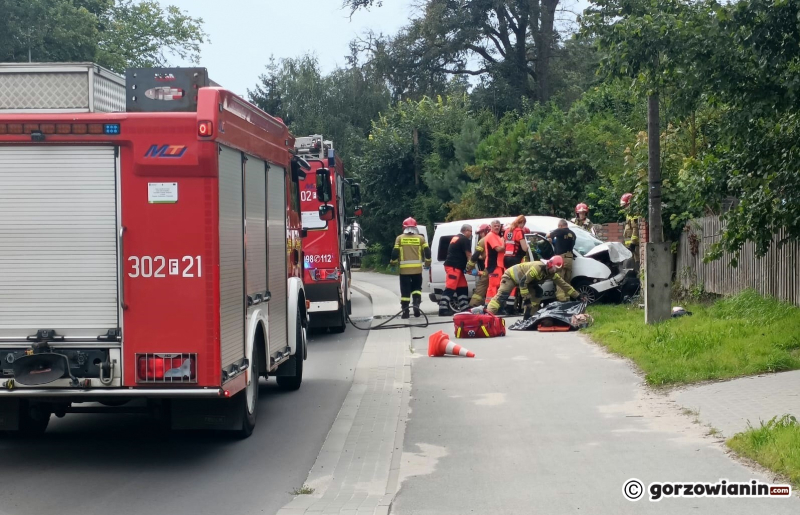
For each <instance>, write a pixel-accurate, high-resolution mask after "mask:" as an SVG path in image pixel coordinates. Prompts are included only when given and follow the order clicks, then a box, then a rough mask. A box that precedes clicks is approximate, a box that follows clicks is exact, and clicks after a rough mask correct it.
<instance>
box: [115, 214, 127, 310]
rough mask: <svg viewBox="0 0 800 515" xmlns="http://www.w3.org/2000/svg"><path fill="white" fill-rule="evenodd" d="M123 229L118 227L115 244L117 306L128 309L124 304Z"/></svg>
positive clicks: (123, 227)
mask: <svg viewBox="0 0 800 515" xmlns="http://www.w3.org/2000/svg"><path fill="white" fill-rule="evenodd" d="M125 230H126V229H125V226H122V225H121V226H120V227H119V237H118V238H117V246H118V247H119V259H117V263H118V265H117V268H118V269H119V271H118V274H119V307H120V308H122V309H128V305H127V304H125V250H124V247H123V239H122V236H123V235H124V234H125Z"/></svg>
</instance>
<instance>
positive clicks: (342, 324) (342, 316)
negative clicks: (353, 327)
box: [331, 302, 347, 333]
mask: <svg viewBox="0 0 800 515" xmlns="http://www.w3.org/2000/svg"><path fill="white" fill-rule="evenodd" d="M338 313H339V325H334V326H331V332H332V333H343V332H344V330H345V329H347V306H346V305H345V304H344V303H342V302H339V311H338Z"/></svg>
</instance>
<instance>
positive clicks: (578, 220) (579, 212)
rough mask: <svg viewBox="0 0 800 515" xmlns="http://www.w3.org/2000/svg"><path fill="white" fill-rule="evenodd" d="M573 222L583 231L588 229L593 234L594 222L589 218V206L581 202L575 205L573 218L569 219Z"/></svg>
mask: <svg viewBox="0 0 800 515" xmlns="http://www.w3.org/2000/svg"><path fill="white" fill-rule="evenodd" d="M570 222H572V223H573V224H575V225H577V226H578V227H580V228H581V229H583V230H584V231H589V232H590V233H592V235H595V236H596V234H595V232H594V224H593V223H592V221H591V220H589V206H587V205H586V204H584V203H583V202H581V203H580V204H578V205H577V206H575V218H573V219H572V220H570Z"/></svg>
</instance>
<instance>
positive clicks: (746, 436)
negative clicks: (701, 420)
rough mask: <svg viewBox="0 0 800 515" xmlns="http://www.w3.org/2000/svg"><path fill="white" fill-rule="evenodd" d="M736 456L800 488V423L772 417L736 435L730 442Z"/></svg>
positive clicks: (790, 419)
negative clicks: (747, 459) (758, 465)
mask: <svg viewBox="0 0 800 515" xmlns="http://www.w3.org/2000/svg"><path fill="white" fill-rule="evenodd" d="M726 443H727V444H728V446H729V447H730V448H731V449H733V450H734V451H736V452H737V453H739V454H741V455H742V456H745V457H747V458H750V459H751V460H754V461H756V462H758V463H759V464H760V465H762V466H764V467H766V468H768V469H769V470H771V471H773V472H775V473H777V474H780V475H782V476H786V477H787V478H789V481H790V482H791V483H792V484H793V485H794V487H795V488H800V423H798V422H797V417H795V416H793V415H783V416H782V417H773V418H772V419H771V420H769V421H767V422H763V421H762V422H761V424H760V425H759V427H752V426H750V427H749V428H748V429H747V431H744V432H742V433H737V434H736V435H734V436H733V438H731V439H729V440H728V441H727V442H726Z"/></svg>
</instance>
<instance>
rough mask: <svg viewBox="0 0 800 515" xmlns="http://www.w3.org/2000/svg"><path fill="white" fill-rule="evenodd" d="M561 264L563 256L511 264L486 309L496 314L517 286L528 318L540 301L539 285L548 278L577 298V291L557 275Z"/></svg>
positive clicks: (541, 292) (540, 289) (562, 263)
mask: <svg viewBox="0 0 800 515" xmlns="http://www.w3.org/2000/svg"><path fill="white" fill-rule="evenodd" d="M563 265H564V258H562V257H561V256H553V257H552V258H550V259H548V260H541V261H532V262H527V263H520V264H518V265H515V266H512V267H511V268H509V269H508V270H506V271H505V273H504V274H503V279H502V280H501V281H500V289H498V290H497V295H496V296H495V297H494V298H493V299H492V300H491V301H490V302H489V305H488V306H487V311H489V313H492V314H495V315H496V314H497V312H498V311H500V308H501V307H502V306H505V304H506V302H507V301H508V296H509V295H511V292H512V291H514V288H516V287H517V286H519V293H520V295H521V296H522V297H523V298H525V300H524V301H523V305H524V306H525V318H526V319H527V318H529V317H530V315H531V311H532V306H535V307H536V308H537V309H538V307H539V303H541V302H542V297H543V293H544V292H543V291H542V287H541V285H542V283H544V282H545V281H547V280H548V279H550V280H552V281H553V282H554V283H555V286H556V287H558V288H564V290H565V291H566V292H567V295H569V296H570V297H572V298H573V299H577V298H578V297H579V296H580V295H579V293H578V292H577V291H575V289H574V288H573V287H572V286H570V285H569V284H568V283H567V282H566V281H564V279H562V278H561V276H560V275H558V271H559V270H560V269H561V267H562V266H563Z"/></svg>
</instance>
